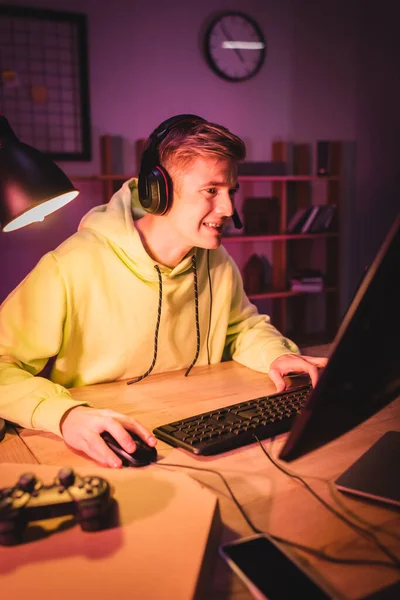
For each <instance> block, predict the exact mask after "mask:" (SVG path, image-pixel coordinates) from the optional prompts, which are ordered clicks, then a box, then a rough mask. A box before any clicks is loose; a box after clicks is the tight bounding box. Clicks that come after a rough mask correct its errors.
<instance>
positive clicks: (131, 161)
mask: <svg viewBox="0 0 400 600" xmlns="http://www.w3.org/2000/svg"><path fill="white" fill-rule="evenodd" d="M2 4H6V5H22V6H33V7H37V8H51V9H54V10H66V11H76V12H82V13H85V14H87V16H88V34H89V49H88V50H89V56H88V59H89V88H90V111H91V135H92V147H93V156H92V160H90V161H86V162H64V163H60V166H61V167H62V168H63V169H64V170H65V171H66V173H67V174H68V175H69V176H70V177H71V178H72V179H73V178H74V176H75V177H78V176H83V175H94V174H98V173H99V171H100V155H99V136H100V135H103V134H111V135H118V136H122V137H123V139H124V141H125V149H126V152H125V157H124V160H125V171H126V173H131V174H132V175H134V174H136V168H135V163H136V159H135V153H134V148H135V142H136V140H137V139H139V138H143V137H146V136H147V135H148V134H149V133H150V132H151V131H152V130H153V129H154V127H155V126H156V125H157V124H158V123H160V122H161V121H162V120H164V119H166V118H167V117H169V116H172V115H174V114H178V113H186V112H187V113H196V114H200V115H202V116H204V117H206V118H207V119H209V120H213V121H216V122H220V123H222V124H224V125H226V126H227V127H229V128H230V129H232V130H233V131H234V132H235V133H237V134H238V135H240V136H241V137H242V138H243V139H244V140H245V142H246V143H247V146H248V159H249V160H254V161H262V160H270V159H271V143H272V140H276V139H282V140H290V141H293V142H307V143H311V144H315V142H316V141H317V140H343V141H348V142H354V146H355V149H356V151H355V156H354V161H353V162H352V163H351V165H349V168H350V169H351V170H352V175H353V180H354V186H353V188H352V189H351V190H349V193H348V194H347V195H346V203H347V205H346V207H345V211H344V221H343V236H342V242H341V244H342V259H341V263H342V268H341V280H342V281H341V283H342V298H341V306H342V308H344V307H346V305H347V303H348V301H349V299H350V298H351V295H352V293H353V290H354V287H355V285H356V284H357V282H358V280H359V277H360V274H361V272H362V270H363V268H364V266H365V265H366V264H368V262H369V261H370V260H371V258H372V257H373V255H374V253H375V251H376V250H377V247H378V246H379V244H380V242H381V240H382V238H383V236H384V234H385V233H386V231H387V229H388V227H389V226H390V224H391V222H392V221H393V219H394V216H395V215H396V213H397V211H398V208H399V205H400V202H399V198H400V189H399V188H400V176H399V157H398V155H399V152H398V148H399V140H400V116H399V107H400V72H399V65H400V40H399V36H398V20H397V18H396V14H395V13H396V4H397V3H396V2H389V1H386V0H381V1H380V2H379V3H378V2H372V1H371V0H347V1H345V0H336V1H335V0H334V1H329V2H328V1H326V0H308V1H307V2H304V1H303V0H279V2H276V1H273V0H248V1H247V2H245V3H244V2H243V1H238V0H203V1H202V2H193V3H192V2H188V1H187V0H172V1H168V0H153V1H152V2H135V1H134V0H113V2H104V3H103V2H99V1H97V0H47V1H42V2H39V1H35V2H32V1H29V0H24V1H23V2H16V1H10V0H9V1H8V2H5V3H2ZM228 9H229V10H243V11H245V12H246V13H248V14H249V15H250V16H252V17H253V18H255V19H256V20H257V21H258V23H259V24H260V26H261V28H262V29H263V32H264V35H265V37H266V41H267V46H268V50H267V58H266V62H265V64H264V66H263V68H262V70H261V71H260V72H259V74H258V75H257V76H256V77H255V78H254V79H251V80H249V81H246V82H242V83H231V82H228V81H224V80H222V79H220V78H218V77H217V76H216V75H215V74H214V73H213V72H212V71H211V69H210V68H209V67H208V65H207V63H206V61H205V59H204V57H203V54H202V46H201V44H202V34H203V33H204V29H205V26H206V24H207V22H208V20H209V18H210V16H211V15H213V14H215V13H216V12H218V11H220V10H228ZM0 112H1V107H0ZM77 185H78V186H79V187H80V188H81V194H80V196H78V198H77V199H76V200H74V201H73V202H72V203H71V204H70V205H69V206H68V207H66V208H64V209H62V210H61V211H60V212H59V213H55V214H54V215H53V216H52V217H50V218H49V219H48V220H46V221H45V222H44V223H42V224H40V225H33V226H30V227H28V228H26V229H23V230H21V231H17V232H14V233H13V232H11V233H7V234H5V233H0V302H1V301H2V300H3V299H4V298H5V296H6V295H7V294H8V293H9V292H10V291H11V289H12V288H13V287H14V286H15V285H17V283H18V282H19V281H20V280H21V279H22V278H23V277H24V276H25V275H26V274H27V272H28V271H29V270H30V269H31V268H32V267H33V265H34V264H35V263H36V262H37V260H38V259H39V258H40V256H41V255H42V254H43V253H44V252H46V251H47V250H50V249H51V248H53V247H55V246H56V245H58V244H59V243H60V242H61V241H62V240H63V239H64V238H65V237H67V236H68V235H70V234H71V233H73V231H74V230H75V229H76V227H77V224H78V222H79V219H80V217H81V216H82V215H83V214H84V213H85V212H86V211H87V210H88V209H89V208H90V207H91V206H93V205H94V204H99V203H102V201H103V198H102V194H101V188H100V187H99V186H98V185H97V186H96V185H95V184H92V185H90V184H89V183H87V182H85V183H77Z"/></svg>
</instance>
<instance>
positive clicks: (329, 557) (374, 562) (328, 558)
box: [156, 462, 400, 570]
mask: <svg viewBox="0 0 400 600" xmlns="http://www.w3.org/2000/svg"><path fill="white" fill-rule="evenodd" d="M156 466H158V467H178V468H181V469H192V470H194V471H204V472H205V473H213V474H214V475H218V477H220V478H221V479H222V481H223V483H224V484H225V487H226V489H227V490H228V492H229V495H230V497H231V499H232V500H233V502H234V504H235V505H236V507H237V508H238V510H239V512H240V514H241V515H242V517H243V518H244V520H245V521H246V523H247V525H248V526H249V527H250V529H251V530H252V531H253V532H254V533H256V534H263V533H264V531H262V530H261V529H258V527H256V526H255V525H254V524H253V522H252V521H251V519H250V517H249V516H248V515H247V513H246V512H245V510H244V508H243V507H242V506H241V505H240V503H239V501H238V500H237V498H236V497H235V495H234V493H233V492H232V490H231V488H230V486H229V484H228V482H227V481H226V479H225V477H224V476H223V475H222V474H221V473H219V472H218V471H215V470H214V469H204V468H203V467H193V466H191V465H180V464H176V463H165V462H162V463H161V462H157V463H156ZM268 535H269V536H270V537H271V538H272V539H274V540H275V541H277V542H279V543H281V544H285V545H287V546H292V547H293V548H297V549H299V550H302V551H303V552H307V553H308V554H312V555H314V556H317V557H318V558H320V559H322V560H326V561H329V562H333V563H339V564H346V565H370V566H379V567H387V568H389V569H396V570H397V569H399V568H400V567H399V565H398V564H397V565H396V564H393V563H389V562H387V561H383V560H363V559H356V558H355V559H354V558H339V557H337V556H332V555H331V554H327V553H326V552H324V551H323V550H316V549H315V548H310V547H309V546H303V544H298V543H297V542H292V541H290V540H287V539H285V538H281V537H279V536H277V535H273V534H271V533H268Z"/></svg>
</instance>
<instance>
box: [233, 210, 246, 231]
mask: <svg viewBox="0 0 400 600" xmlns="http://www.w3.org/2000/svg"><path fill="white" fill-rule="evenodd" d="M232 221H233V224H234V226H235V229H242V227H243V223H242V221H241V220H240V217H239V214H238V211H237V210H236V209H235V210H234V212H233V215H232Z"/></svg>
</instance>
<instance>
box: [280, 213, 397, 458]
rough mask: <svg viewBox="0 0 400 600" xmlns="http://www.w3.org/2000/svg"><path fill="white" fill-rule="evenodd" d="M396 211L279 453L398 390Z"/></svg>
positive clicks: (344, 427)
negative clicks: (314, 383)
mask: <svg viewBox="0 0 400 600" xmlns="http://www.w3.org/2000/svg"><path fill="white" fill-rule="evenodd" d="M399 280H400V215H399V216H398V217H397V219H396V220H395V222H394V223H393V225H392V227H391V228H390V230H389V232H388V234H387V236H386V238H385V240H384V242H383V244H382V246H381V248H380V250H379V251H378V253H377V255H376V257H375V259H374V261H373V262H372V264H371V265H370V267H369V269H368V271H367V272H366V274H365V277H364V279H363V280H362V282H361V284H360V286H359V288H358V290H357V292H356V294H355V296H354V298H353V300H352V302H351V304H350V306H349V308H348V310H347V312H346V315H345V316H344V318H343V320H342V323H341V326H340V328H339V330H338V333H337V335H336V337H335V340H334V342H333V345H332V351H331V356H330V358H329V361H328V364H327V366H326V367H325V369H324V370H323V371H322V373H321V375H320V378H319V380H318V382H317V385H316V386H315V388H314V389H313V391H312V392H311V394H310V396H309V398H308V401H307V404H306V405H305V406H304V408H303V409H302V411H301V413H300V414H299V415H298V416H297V417H296V420H295V421H294V423H293V426H292V428H291V431H290V433H289V435H288V437H287V439H286V442H285V444H284V446H283V448H282V450H281V452H280V455H279V457H280V458H281V459H284V460H287V461H289V460H292V459H294V458H298V457H300V456H302V455H303V454H306V453H308V452H310V451H311V450H314V449H316V448H318V447H320V446H322V445H324V444H326V443H328V442H329V441H331V440H333V439H335V438H337V437H338V436H340V435H342V434H343V433H345V432H346V431H349V430H350V429H352V428H353V427H355V426H356V425H358V424H359V423H361V422H362V421H365V420H366V419H367V418H369V417H370V416H372V415H373V414H375V413H376V412H377V411H378V410H380V409H381V408H383V407H384V406H385V405H386V404H388V403H389V402H390V401H391V400H393V399H394V398H396V397H397V396H398V395H399V394H400V325H399V324H400V291H399V290H400V281H399Z"/></svg>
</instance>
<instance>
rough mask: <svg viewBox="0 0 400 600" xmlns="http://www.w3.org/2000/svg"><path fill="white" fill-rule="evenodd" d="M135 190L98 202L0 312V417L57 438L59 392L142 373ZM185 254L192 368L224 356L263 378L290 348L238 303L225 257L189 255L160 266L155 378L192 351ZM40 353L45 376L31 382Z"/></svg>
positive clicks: (149, 271)
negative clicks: (171, 264)
mask: <svg viewBox="0 0 400 600" xmlns="http://www.w3.org/2000/svg"><path fill="white" fill-rule="evenodd" d="M136 183H137V182H136V180H131V181H130V182H126V183H125V184H124V185H123V186H122V187H121V189H120V190H119V191H118V192H116V193H115V194H114V196H113V197H112V198H111V200H110V202H109V203H108V204H106V205H103V206H99V207H96V208H94V209H93V210H91V211H90V212H89V213H88V214H87V215H86V216H85V217H84V218H83V219H82V221H81V223H80V225H79V230H78V232H77V233H76V234H74V235H73V236H71V237H70V238H68V239H67V240H66V241H65V242H64V243H62V244H61V245H60V246H59V247H58V248H57V249H56V250H54V251H53V252H50V253H48V254H46V255H45V256H44V257H43V258H42V259H41V260H40V261H39V263H38V264H37V265H36V267H35V268H34V269H33V270H32V271H31V273H30V274H29V275H28V276H27V277H26V278H25V279H24V281H22V283H20V285H19V286H18V287H17V288H16V289H15V290H14V291H13V292H12V293H11V294H10V295H9V296H8V298H7V299H6V300H5V301H4V303H3V305H2V306H1V308H0V416H1V417H3V418H5V419H7V420H10V421H13V422H15V423H17V424H19V425H21V426H23V427H30V428H34V429H42V430H46V431H52V432H53V433H56V434H58V435H60V421H61V418H62V416H63V415H64V414H65V412H66V411H67V410H69V409H70V408H71V407H73V406H76V405H78V404H81V403H78V402H76V401H74V400H73V399H72V397H71V395H70V393H69V392H68V390H67V388H69V387H73V386H82V385H89V384H93V383H101V382H106V381H115V380H118V379H126V378H134V377H136V376H140V375H142V374H143V373H145V372H146V371H147V369H148V368H149V366H150V364H151V362H152V359H153V353H154V336H155V325H156V321H157V314H158V308H159V281H158V273H157V271H156V269H155V264H156V263H155V262H154V261H153V260H152V259H151V258H150V257H149V255H148V254H147V253H146V251H145V250H144V247H143V245H142V243H141V240H140V237H139V234H138V232H137V230H136V228H135V225H134V220H135V219H136V218H140V216H141V215H142V214H143V211H141V209H136V208H135V206H139V204H138V200H137V188H136ZM132 212H133V215H132ZM193 255H194V256H195V261H196V270H197V278H198V309H199V325H200V351H199V356H198V359H197V362H196V364H197V365H205V364H207V363H208V360H209V361H210V363H211V364H213V363H218V362H220V361H221V360H222V359H231V358H232V359H234V360H236V361H237V362H239V363H241V364H243V365H246V366H247V367H250V368H251V369H255V370H257V371H261V372H264V373H267V372H268V370H269V366H270V364H271V362H272V361H273V360H275V359H276V358H277V357H278V356H280V355H282V354H288V353H296V354H297V353H299V350H298V348H297V346H296V345H295V344H293V342H291V341H290V340H288V339H287V338H284V337H282V335H281V334H280V333H279V332H278V331H277V330H276V329H275V328H274V327H273V326H272V325H271V324H270V322H269V318H268V317H267V316H265V315H260V314H258V312H257V310H256V308H255V306H254V305H252V304H251V303H250V302H249V300H248V298H247V297H246V295H245V293H244V291H243V286H242V279H241V276H240V273H239V271H238V268H237V266H236V265H235V263H234V262H233V260H232V259H231V258H230V256H229V255H228V254H227V252H226V250H225V249H224V248H223V247H220V248H218V249H217V250H211V251H207V250H204V249H199V248H194V249H193V250H192V252H191V253H189V255H188V256H186V257H185V258H184V259H183V260H182V262H181V263H180V264H179V265H178V266H177V267H175V268H173V269H170V268H168V267H165V266H163V265H159V267H160V271H161V277H162V306H161V319H160V327H159V334H158V354H157V360H156V364H155V366H154V370H153V372H154V373H157V372H163V371H169V370H174V369H183V368H187V367H188V366H189V365H190V364H191V363H192V360H193V358H194V356H195V354H196V321H195V301H194V296H195V294H194V273H193V266H192V256H193ZM51 357H56V358H55V362H54V364H53V368H52V370H51V374H50V380H48V379H45V378H44V377H40V376H37V375H38V374H39V373H40V372H41V371H42V369H43V368H44V366H45V365H46V363H47V361H48V360H49V358H51ZM184 385H185V379H184V378H182V386H184Z"/></svg>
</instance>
